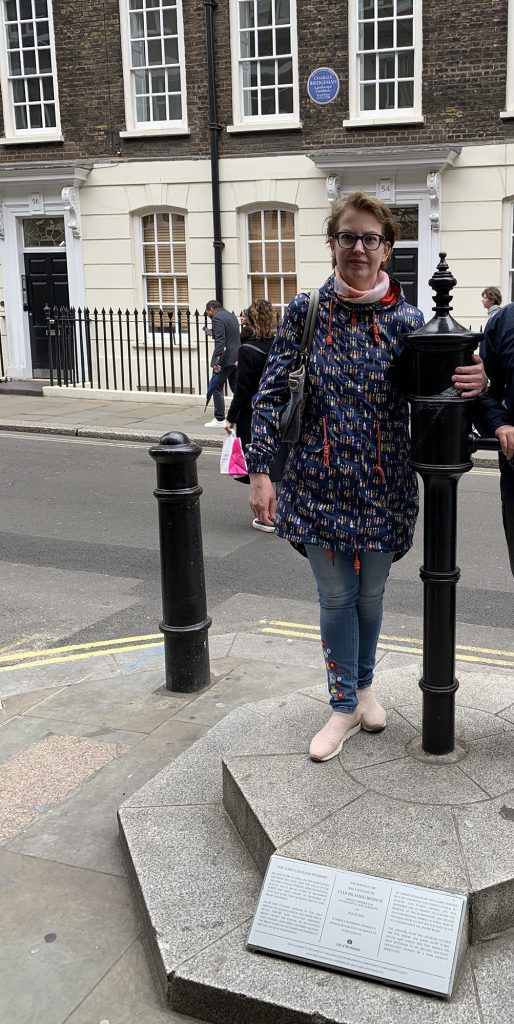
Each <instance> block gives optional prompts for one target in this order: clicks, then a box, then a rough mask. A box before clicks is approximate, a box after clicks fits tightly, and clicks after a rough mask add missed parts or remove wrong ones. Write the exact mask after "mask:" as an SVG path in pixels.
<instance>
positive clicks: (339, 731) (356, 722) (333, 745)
mask: <svg viewBox="0 0 514 1024" xmlns="http://www.w3.org/2000/svg"><path fill="white" fill-rule="evenodd" d="M360 727H361V716H360V708H356V709H355V711H352V713H351V715H346V714H344V713H343V712H341V711H333V712H332V714H331V716H330V718H329V720H328V722H327V724H326V725H324V726H323V728H322V729H320V731H319V732H317V733H316V735H315V736H314V737H313V739H312V740H311V745H310V748H309V754H310V756H311V760H313V761H330V759H331V758H332V757H336V755H337V754H339V752H340V750H341V747H342V746H343V743H344V742H345V740H347V739H349V738H350V736H354V735H355V733H356V732H358V731H359V729H360Z"/></svg>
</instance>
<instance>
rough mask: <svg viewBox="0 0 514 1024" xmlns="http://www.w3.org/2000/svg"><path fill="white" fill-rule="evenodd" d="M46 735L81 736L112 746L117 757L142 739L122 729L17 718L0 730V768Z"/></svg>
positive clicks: (44, 719) (24, 717)
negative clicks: (113, 745) (115, 748)
mask: <svg viewBox="0 0 514 1024" xmlns="http://www.w3.org/2000/svg"><path fill="white" fill-rule="evenodd" d="M50 735H52V736H83V737H88V738H89V739H94V740H102V741H103V742H105V743H110V742H112V743H116V744H117V746H118V747H119V748H120V753H122V752H123V750H125V749H126V748H127V747H131V746H133V745H134V744H135V743H140V742H141V739H142V738H143V734H141V733H140V732H126V731H125V730H122V729H107V728H103V727H102V726H97V725H79V724H78V723H77V722H60V721H54V720H53V719H51V718H33V717H32V715H20V716H19V717H18V718H16V719H14V720H13V721H11V722H8V723H7V724H6V725H5V726H3V728H2V729H0V764H2V763H4V762H5V761H7V760H8V758H10V757H13V755H14V754H17V753H19V752H20V751H21V750H25V749H26V748H27V747H29V746H30V745H31V744H32V743H34V742H35V741H36V740H41V739H44V737H45V736H50Z"/></svg>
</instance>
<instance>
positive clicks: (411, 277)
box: [389, 248, 418, 306]
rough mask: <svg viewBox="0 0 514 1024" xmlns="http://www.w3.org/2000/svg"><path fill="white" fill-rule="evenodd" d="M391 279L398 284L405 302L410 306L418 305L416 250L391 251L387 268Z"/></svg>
mask: <svg viewBox="0 0 514 1024" xmlns="http://www.w3.org/2000/svg"><path fill="white" fill-rule="evenodd" d="M389 273H390V274H391V277H395V278H396V280H397V281H399V282H400V284H401V286H402V288H403V290H404V292H405V298H406V299H407V302H410V303H411V305H412V306H417V304H418V250H417V248H416V249H415V248H412V249H393V255H392V258H391V263H390V266H389Z"/></svg>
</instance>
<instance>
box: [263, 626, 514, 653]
mask: <svg viewBox="0 0 514 1024" xmlns="http://www.w3.org/2000/svg"><path fill="white" fill-rule="evenodd" d="M259 624H260V625H267V626H289V627H290V629H291V630H295V631H296V630H299V629H300V630H303V629H306V630H309V636H311V635H312V634H313V633H314V634H315V638H316V639H317V638H318V637H319V629H318V627H317V626H313V625H312V623H310V622H309V623H307V622H285V621H284V620H282V619H259ZM263 632H265V630H263ZM287 635H291V636H294V635H296V633H290V634H287ZM298 635H300V634H298ZM301 635H305V634H301ZM380 640H391V641H393V642H396V643H400V644H404V643H406V644H418V645H420V644H421V640H420V639H419V637H415V636H389V635H388V634H387V633H381V634H380ZM456 648H457V650H458V651H474V652H475V653H477V654H499V655H503V656H504V657H506V658H514V651H502V650H499V649H498V648H496V647H472V646H470V645H468V644H457V645H456ZM462 660H463V659H461V661H462Z"/></svg>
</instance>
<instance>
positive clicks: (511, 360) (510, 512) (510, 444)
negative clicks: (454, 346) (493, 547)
mask: <svg viewBox="0 0 514 1024" xmlns="http://www.w3.org/2000/svg"><path fill="white" fill-rule="evenodd" d="M480 351H481V355H482V358H483V360H484V367H485V371H486V373H487V376H488V377H489V388H488V390H487V392H486V394H484V395H482V396H481V397H480V398H479V399H478V401H477V402H476V403H475V417H474V418H475V425H476V426H477V427H478V429H479V431H480V432H481V433H482V434H483V435H485V436H486V437H488V436H489V437H490V436H492V435H495V436H496V437H497V438H498V440H499V442H500V448H501V451H500V453H499V456H498V458H499V465H500V496H501V504H502V518H503V527H504V531H505V539H506V541H507V549H508V552H509V561H510V568H511V572H512V575H513V576H514V302H508V303H507V305H506V306H504V307H503V308H502V309H500V310H499V311H498V312H497V313H496V314H495V316H493V317H491V319H489V320H488V321H487V324H486V326H485V330H484V338H483V342H482V346H481V350H480Z"/></svg>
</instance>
